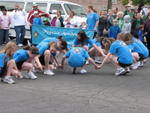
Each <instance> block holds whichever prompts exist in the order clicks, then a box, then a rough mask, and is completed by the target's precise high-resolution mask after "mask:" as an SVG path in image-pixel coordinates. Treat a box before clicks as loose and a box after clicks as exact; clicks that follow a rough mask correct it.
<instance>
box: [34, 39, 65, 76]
mask: <svg viewBox="0 0 150 113" xmlns="http://www.w3.org/2000/svg"><path fill="white" fill-rule="evenodd" d="M37 48H38V49H39V53H40V56H39V61H40V62H38V64H39V63H41V64H42V65H43V66H44V67H45V68H44V69H45V70H44V74H46V75H54V72H53V71H52V70H53V68H51V66H49V63H50V62H52V59H53V58H54V60H55V61H56V65H58V63H57V60H56V58H55V56H56V53H57V51H60V52H65V50H67V42H66V41H65V40H63V39H62V37H58V39H52V38H46V39H44V40H43V41H42V42H41V43H39V44H38V45H37Z"/></svg>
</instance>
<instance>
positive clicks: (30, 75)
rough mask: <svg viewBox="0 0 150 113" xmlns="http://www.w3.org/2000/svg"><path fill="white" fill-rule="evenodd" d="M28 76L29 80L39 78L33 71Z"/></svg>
mask: <svg viewBox="0 0 150 113" xmlns="http://www.w3.org/2000/svg"><path fill="white" fill-rule="evenodd" d="M27 76H28V78H29V79H32V80H35V79H37V76H35V75H34V73H33V72H32V71H31V72H29V73H28V74H27Z"/></svg>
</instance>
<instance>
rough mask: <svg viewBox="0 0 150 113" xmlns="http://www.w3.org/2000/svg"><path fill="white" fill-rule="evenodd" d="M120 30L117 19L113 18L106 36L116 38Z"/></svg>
mask: <svg viewBox="0 0 150 113" xmlns="http://www.w3.org/2000/svg"><path fill="white" fill-rule="evenodd" d="M120 32H121V29H120V28H119V26H118V25H117V20H113V26H111V27H110V29H109V31H108V37H111V38H114V39H116V38H117V35H118V34H119V33H120Z"/></svg>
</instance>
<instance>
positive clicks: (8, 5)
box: [0, 1, 24, 11]
mask: <svg viewBox="0 0 150 113" xmlns="http://www.w3.org/2000/svg"><path fill="white" fill-rule="evenodd" d="M0 5H2V6H5V7H6V9H7V10H8V11H13V10H14V9H15V6H16V5H19V6H20V7H21V8H23V7H24V3H23V2H5V1H0Z"/></svg>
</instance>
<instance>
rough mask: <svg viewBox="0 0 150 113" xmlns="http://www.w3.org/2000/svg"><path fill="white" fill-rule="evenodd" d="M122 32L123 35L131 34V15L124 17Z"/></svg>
mask: <svg viewBox="0 0 150 113" xmlns="http://www.w3.org/2000/svg"><path fill="white" fill-rule="evenodd" d="M121 31H122V33H130V32H131V17H130V16H129V15H126V16H124V24H123V27H122V30H121Z"/></svg>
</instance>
